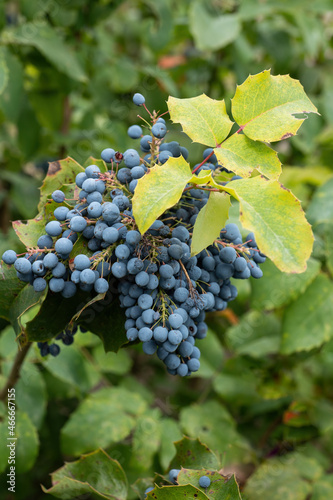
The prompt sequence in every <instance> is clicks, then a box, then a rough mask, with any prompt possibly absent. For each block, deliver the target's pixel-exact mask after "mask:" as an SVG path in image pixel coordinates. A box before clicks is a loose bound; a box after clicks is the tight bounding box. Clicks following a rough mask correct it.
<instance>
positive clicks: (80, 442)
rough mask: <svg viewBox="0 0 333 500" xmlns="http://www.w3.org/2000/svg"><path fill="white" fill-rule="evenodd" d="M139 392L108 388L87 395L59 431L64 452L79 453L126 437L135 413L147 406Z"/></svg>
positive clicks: (105, 445)
mask: <svg viewBox="0 0 333 500" xmlns="http://www.w3.org/2000/svg"><path fill="white" fill-rule="evenodd" d="M146 406H147V405H146V402H145V401H144V400H143V399H142V398H141V396H140V395H139V394H136V393H134V392H130V391H128V390H126V389H123V388H120V387H112V388H110V387H108V388H105V389H102V390H100V391H98V392H96V393H93V394H92V395H90V396H88V397H87V398H86V399H85V400H84V401H83V402H82V403H81V404H80V405H79V407H78V408H77V409H76V410H75V411H74V412H73V413H72V414H71V416H70V418H69V420H68V421H67V422H66V424H65V426H64V427H63V428H62V430H61V443H62V449H63V452H64V453H65V454H69V455H79V454H80V453H84V452H87V451H92V450H94V449H96V448H99V447H101V448H106V447H108V446H110V445H111V444H112V443H118V442H119V441H122V440H123V439H125V438H126V437H127V436H128V435H129V434H130V433H131V432H132V431H133V429H134V428H135V425H136V420H135V418H134V416H136V417H137V416H139V415H140V414H142V413H143V412H144V411H145V409H146Z"/></svg>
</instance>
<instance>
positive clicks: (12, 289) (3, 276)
mask: <svg viewBox="0 0 333 500" xmlns="http://www.w3.org/2000/svg"><path fill="white" fill-rule="evenodd" d="M25 286H28V285H27V284H26V283H24V282H23V281H20V280H19V279H18V278H17V275H16V270H15V268H14V266H7V265H6V264H2V265H1V267H0V318H5V319H7V320H8V321H9V320H10V317H9V310H10V308H11V306H12V305H13V302H14V301H15V300H16V298H17V297H18V295H19V293H20V292H21V290H22V288H24V287H25Z"/></svg>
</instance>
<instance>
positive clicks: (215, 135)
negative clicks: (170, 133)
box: [167, 94, 233, 147]
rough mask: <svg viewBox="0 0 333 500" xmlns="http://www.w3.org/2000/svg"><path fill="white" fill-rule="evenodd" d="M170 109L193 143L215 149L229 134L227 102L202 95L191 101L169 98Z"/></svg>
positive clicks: (174, 120) (191, 98)
mask: <svg viewBox="0 0 333 500" xmlns="http://www.w3.org/2000/svg"><path fill="white" fill-rule="evenodd" d="M167 104H168V109H169V113H170V118H171V120H172V121H173V122H176V123H180V124H181V126H182V128H183V131H184V132H185V134H187V135H188V136H189V137H190V138H191V139H192V141H194V142H199V143H200V144H205V145H206V146H211V147H215V146H217V145H218V144H220V143H221V142H222V141H223V140H224V139H225V138H226V137H227V135H228V134H229V132H230V129H231V127H232V125H233V122H232V121H231V120H230V118H229V116H228V114H227V111H226V108H225V102H224V100H222V101H216V100H215V99H211V98H210V97H208V96H206V95H205V94H202V95H200V96H198V97H190V98H189V99H177V98H176V97H171V96H170V97H169V99H168V102H167Z"/></svg>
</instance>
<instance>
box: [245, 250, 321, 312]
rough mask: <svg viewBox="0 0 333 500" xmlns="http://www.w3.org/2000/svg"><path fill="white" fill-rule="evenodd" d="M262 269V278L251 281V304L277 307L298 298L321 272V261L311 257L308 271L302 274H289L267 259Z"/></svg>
mask: <svg viewBox="0 0 333 500" xmlns="http://www.w3.org/2000/svg"><path fill="white" fill-rule="evenodd" d="M260 267H261V269H262V271H263V273H264V275H263V277H262V278H261V279H260V280H253V281H252V283H251V288H252V293H251V304H252V307H253V308H255V309H258V310H260V309H268V310H269V309H277V308H279V307H283V306H285V305H287V304H289V303H290V302H292V301H293V300H295V299H297V297H299V296H300V295H301V294H302V293H304V292H305V290H306V288H307V287H308V286H309V285H310V283H312V281H313V280H314V279H315V277H316V276H317V275H318V273H319V272H320V262H318V261H317V260H315V259H312V258H310V259H309V260H308V265H307V268H306V271H304V273H301V274H287V273H283V272H282V271H279V269H278V268H277V267H276V266H275V265H274V264H273V262H271V261H270V260H266V262H265V263H264V264H262V265H261V266H260Z"/></svg>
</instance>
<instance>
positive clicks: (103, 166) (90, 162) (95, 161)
mask: <svg viewBox="0 0 333 500" xmlns="http://www.w3.org/2000/svg"><path fill="white" fill-rule="evenodd" d="M90 165H96V167H98V168H99V169H100V171H101V172H102V173H105V172H107V171H108V167H107V165H106V163H105V161H103V160H101V159H98V158H94V157H93V156H89V158H88V159H87V160H86V161H85V162H84V164H83V167H84V168H87V167H89V166H90ZM110 168H111V166H110Z"/></svg>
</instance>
